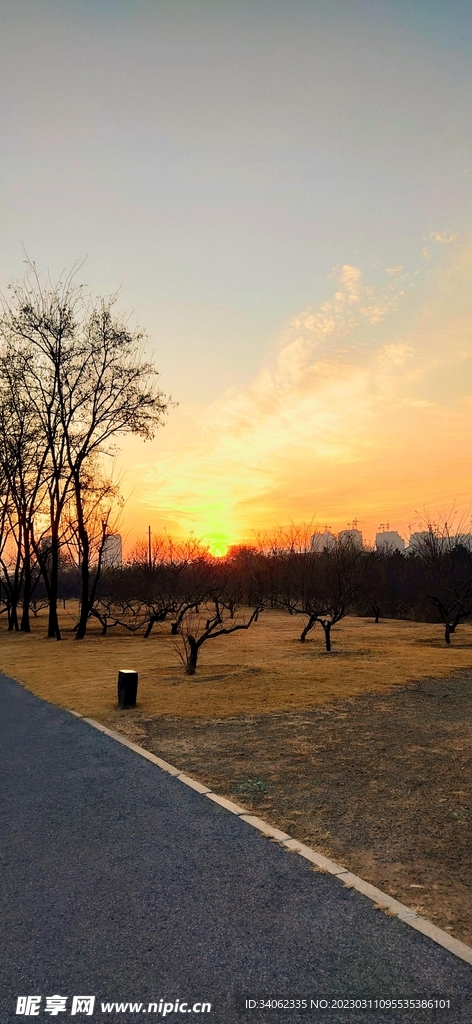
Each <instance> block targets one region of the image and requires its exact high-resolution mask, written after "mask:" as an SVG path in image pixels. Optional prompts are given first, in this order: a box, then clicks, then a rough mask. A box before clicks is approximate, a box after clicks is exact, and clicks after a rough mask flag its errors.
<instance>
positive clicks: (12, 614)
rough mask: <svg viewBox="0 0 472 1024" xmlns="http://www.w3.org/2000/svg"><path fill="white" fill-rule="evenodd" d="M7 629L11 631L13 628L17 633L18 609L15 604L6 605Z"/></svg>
mask: <svg viewBox="0 0 472 1024" xmlns="http://www.w3.org/2000/svg"><path fill="white" fill-rule="evenodd" d="M7 614H8V631H9V632H10V633H11V632H12V631H13V630H15V633H18V629H19V627H18V611H17V606H16V604H10V605H9V607H8V613H7Z"/></svg>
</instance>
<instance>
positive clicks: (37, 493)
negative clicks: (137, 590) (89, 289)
mask: <svg viewBox="0 0 472 1024" xmlns="http://www.w3.org/2000/svg"><path fill="white" fill-rule="evenodd" d="M76 270H77V268H75V269H74V270H73V271H72V272H71V273H69V274H67V275H66V276H65V277H64V278H63V279H62V280H60V281H59V282H57V283H54V284H53V283H51V281H49V280H48V281H45V282H44V281H43V280H42V279H41V278H40V276H39V275H38V273H37V272H36V268H35V266H34V264H32V263H30V262H28V264H27V274H26V277H25V279H24V280H23V281H22V282H21V283H19V284H16V285H12V286H10V289H9V294H8V296H6V297H4V298H3V299H2V304H1V309H0V345H1V348H0V567H1V572H2V584H3V586H2V591H3V597H4V601H5V608H6V611H7V616H8V624H9V628H10V629H18V628H19V629H21V630H23V631H26V632H28V631H29V630H30V609H31V603H32V601H33V600H34V593H35V590H37V587H38V583H39V581H40V580H41V581H42V587H43V589H44V590H45V592H46V596H47V603H48V609H49V614H48V636H50V637H56V638H57V639H58V640H59V639H60V636H61V634H60V628H59V619H58V614H57V602H58V594H59V590H58V587H59V573H60V568H61V552H62V559H64V553H65V552H67V553H68V557H69V561H71V560H72V561H73V562H75V564H76V566H77V568H78V575H79V579H80V594H79V598H80V614H79V620H78V622H77V628H76V636H77V639H82V638H83V637H84V636H85V632H86V629H87V622H88V621H89V619H90V615H91V613H92V610H93V609H94V607H95V600H96V588H97V585H98V579H99V575H100V566H101V559H102V553H103V547H104V543H105V539H106V536H107V534H108V532H109V531H110V528H111V527H112V519H113V515H114V510H115V509H116V504H117V502H119V492H118V488H117V487H116V485H114V484H113V481H112V480H111V479H110V477H109V475H107V473H106V472H105V469H104V467H105V464H106V457H107V456H112V455H113V454H114V452H115V450H116V449H115V447H114V445H115V440H116V438H117V436H119V435H122V434H124V433H133V434H138V435H139V436H140V437H143V438H145V439H148V438H152V437H153V436H154V434H155V431H156V430H157V428H158V427H159V426H160V425H161V424H162V422H163V418H164V416H165V413H166V411H167V409H168V407H169V404H170V402H169V399H168V398H167V397H166V396H165V395H164V394H163V393H162V391H161V390H160V389H159V387H158V385H157V378H158V374H157V371H156V369H155V367H154V365H153V364H152V363H150V362H148V361H147V360H146V359H145V357H144V344H145V336H144V333H143V332H142V331H141V330H139V329H137V328H132V327H130V325H129V323H128V321H126V320H125V319H124V318H122V317H120V316H119V315H118V314H117V313H116V312H115V299H114V298H111V299H100V298H99V299H96V300H94V299H92V298H91V297H90V296H89V295H88V294H87V293H86V292H85V290H84V288H83V287H82V286H80V285H78V284H77V283H76ZM20 608H21V614H19V609H20Z"/></svg>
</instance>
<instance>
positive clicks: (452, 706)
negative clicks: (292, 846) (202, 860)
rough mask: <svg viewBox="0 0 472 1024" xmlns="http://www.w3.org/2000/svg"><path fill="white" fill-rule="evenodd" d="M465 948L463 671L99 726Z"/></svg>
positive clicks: (467, 811)
mask: <svg viewBox="0 0 472 1024" xmlns="http://www.w3.org/2000/svg"><path fill="white" fill-rule="evenodd" d="M101 721H103V722H105V724H107V725H108V726H109V727H110V728H113V729H116V730H118V731H122V732H125V733H126V734H127V735H128V736H129V737H130V738H132V739H134V740H135V741H136V742H138V743H140V744H141V745H142V746H144V747H146V748H147V749H149V750H151V751H153V752H154V753H156V754H159V755H160V756H162V757H164V758H165V759H166V760H168V761H170V762H171V763H172V764H174V765H176V766H178V767H179V768H181V769H182V770H184V771H186V772H188V773H189V775H192V776H194V777H195V778H198V779H199V780H200V781H202V782H203V783H205V784H206V785H208V786H210V787H211V788H212V789H214V790H215V791H217V792H218V793H220V794H223V795H225V796H228V797H231V798H232V799H236V800H237V802H239V803H241V804H243V805H244V806H245V807H247V808H248V809H250V810H253V811H257V813H258V814H259V815H260V816H261V817H264V818H265V819H266V820H267V821H269V822H271V823H272V824H274V825H277V826H279V827H280V828H282V829H284V830H285V831H287V832H289V833H290V835H292V836H294V837H295V838H297V839H299V840H301V841H303V842H305V843H307V844H308V845H311V846H313V847H315V848H316V849H318V850H320V851H321V852H322V853H325V854H326V855H327V856H330V857H332V858H333V859H334V860H336V861H338V862H340V863H341V864H343V865H344V866H345V867H347V868H350V869H351V870H352V871H354V872H356V874H359V875H361V876H362V877H363V878H365V879H367V880H368V881H369V882H372V883H373V884H374V885H377V886H379V888H381V889H383V890H385V891H386V892H388V893H390V894H391V895H392V896H395V897H396V898H397V899H399V900H401V901H402V902H404V903H406V904H407V905H408V906H410V907H413V908H414V909H415V910H416V911H417V912H418V913H420V914H422V915H424V916H425V917H428V918H429V919H430V920H432V921H434V923H435V924H437V925H439V926H440V927H441V928H444V929H445V930H446V931H449V932H450V933H451V934H453V935H455V936H456V937H457V938H459V939H462V941H464V942H467V943H469V944H472V900H471V879H472V834H471V833H472V829H471V822H472V750H471V743H470V739H471V726H472V673H471V672H470V670H464V671H461V672H458V673H457V674H455V675H454V676H452V677H450V678H448V679H431V678H425V679H423V680H422V681H421V682H415V683H413V684H411V685H409V686H405V687H402V688H401V689H399V688H397V689H395V691H394V692H391V693H385V692H384V693H381V694H379V693H372V694H365V693H364V694H361V695H359V696H354V697H351V698H349V699H345V700H341V701H336V702H334V703H331V704H330V705H329V706H326V705H324V706H322V707H319V708H316V709H314V710H313V709H312V710H310V711H305V712H296V711H292V712H290V711H289V712H278V713H273V714H258V715H251V716H248V715H245V716H244V715H239V716H236V717H233V718H222V719H216V720H215V719H213V720H212V721H203V720H202V719H201V718H172V717H168V716H162V717H149V716H146V715H144V714H140V713H139V712H133V713H132V715H131V716H130V715H129V713H127V712H117V711H115V712H112V713H110V714H109V715H107V716H106V717H103V716H102V717H101Z"/></svg>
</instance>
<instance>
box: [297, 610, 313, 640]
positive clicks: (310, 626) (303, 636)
mask: <svg viewBox="0 0 472 1024" xmlns="http://www.w3.org/2000/svg"><path fill="white" fill-rule="evenodd" d="M315 625H316V615H310V618H309V619H308V622H307V624H306V626H305V629H304V630H302V633H301V635H300V642H301V643H302V644H304V643H305V640H306V636H307V634H308V633H309V632H310V630H311V629H313V626H315Z"/></svg>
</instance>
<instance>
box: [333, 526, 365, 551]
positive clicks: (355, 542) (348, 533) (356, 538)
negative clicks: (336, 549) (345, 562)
mask: <svg viewBox="0 0 472 1024" xmlns="http://www.w3.org/2000/svg"><path fill="white" fill-rule="evenodd" d="M338 541H339V542H340V543H341V544H352V546H353V547H355V548H361V547H362V533H361V531H360V530H341V533H338Z"/></svg>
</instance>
